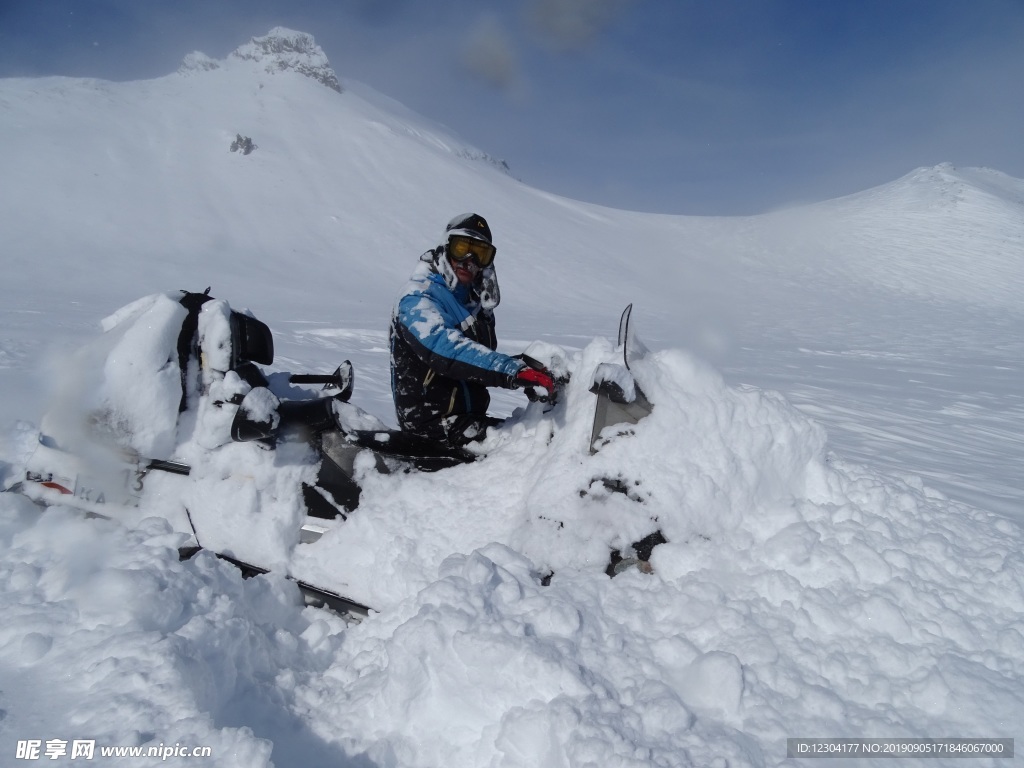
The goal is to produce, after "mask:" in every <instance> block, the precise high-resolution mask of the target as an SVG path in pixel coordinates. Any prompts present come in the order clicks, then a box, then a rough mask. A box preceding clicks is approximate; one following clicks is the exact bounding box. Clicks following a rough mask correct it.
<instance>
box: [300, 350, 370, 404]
mask: <svg viewBox="0 0 1024 768" xmlns="http://www.w3.org/2000/svg"><path fill="white" fill-rule="evenodd" d="M288 382H289V383H291V384H323V385H324V389H338V390H341V392H340V394H338V395H337V397H338V399H340V400H343V401H345V402H348V399H349V397H351V395H352V388H353V386H354V384H355V371H354V370H353V369H352V363H350V362H349V361H348V360H346V361H345V362H343V363H342V364H341V365H339V366H338V367H337V368H335V369H334V372H333V373H292V374H289V376H288Z"/></svg>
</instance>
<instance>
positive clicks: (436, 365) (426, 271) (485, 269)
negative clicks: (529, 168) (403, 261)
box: [390, 213, 555, 446]
mask: <svg viewBox="0 0 1024 768" xmlns="http://www.w3.org/2000/svg"><path fill="white" fill-rule="evenodd" d="M494 254H495V247H494V244H493V243H492V241H491V229H490V227H489V226H488V225H487V222H486V220H484V218H483V217H482V216H479V215H478V214H475V213H466V214H462V215H460V216H456V217H455V218H454V219H452V220H451V221H450V222H448V226H447V227H446V228H445V235H444V242H443V243H441V245H439V246H437V247H436V248H434V249H433V250H430V251H427V252H426V253H424V254H423V255H422V256H421V257H420V264H419V266H418V267H417V269H416V271H415V272H414V273H413V275H412V278H411V280H410V282H409V284H408V285H407V286H406V287H405V290H404V291H403V292H402V296H401V297H400V298H399V300H398V303H397V304H396V306H395V310H394V313H393V315H392V320H391V331H390V344H391V393H392V395H393V397H394V400H395V411H396V413H397V415H398V423H399V426H400V427H401V428H402V430H404V431H407V432H411V433H413V434H416V435H420V436H422V437H426V438H429V439H431V440H437V441H439V442H444V443H448V444H449V445H453V446H460V445H465V444H466V443H469V442H472V441H474V440H480V439H482V438H483V436H484V433H485V431H486V430H487V427H491V426H496V425H497V424H500V423H501V419H496V418H493V417H490V416H488V415H487V406H488V405H489V403H490V399H491V398H490V395H489V394H488V392H487V387H505V388H508V389H514V388H518V387H529V388H532V389H533V391H534V392H536V391H537V389H538V388H539V389H543V390H544V391H545V394H547V395H554V394H555V382H554V380H553V379H552V376H551V373H550V372H549V371H547V370H545V369H537V368H534V367H531V366H529V365H527V364H526V363H525V362H524V361H523V360H521V359H519V358H515V357H510V356H509V355H505V354H502V353H501V352H497V351H495V350H496V348H497V345H498V340H497V337H496V335H495V332H494V308H495V307H497V306H498V301H499V298H500V297H499V293H498V278H497V275H496V273H495V271H494ZM528 393H529V390H528Z"/></svg>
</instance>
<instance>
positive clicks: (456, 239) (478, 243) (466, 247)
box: [448, 235, 497, 267]
mask: <svg viewBox="0 0 1024 768" xmlns="http://www.w3.org/2000/svg"><path fill="white" fill-rule="evenodd" d="M496 252H497V249H496V248H495V247H494V246H493V245H491V244H490V243H485V242H484V241H483V240H474V239H473V238H472V237H462V236H461V235H454V236H452V237H449V238H448V255H449V256H451V257H452V258H453V259H454V260H455V261H465V260H466V259H474V260H475V261H476V263H477V264H479V265H480V266H481V267H489V266H491V264H492V263H493V262H494V254H495V253H496Z"/></svg>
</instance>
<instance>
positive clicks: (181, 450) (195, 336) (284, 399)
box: [9, 289, 657, 614]
mask: <svg viewBox="0 0 1024 768" xmlns="http://www.w3.org/2000/svg"><path fill="white" fill-rule="evenodd" d="M631 308H632V307H631V306H630V307H627V308H626V311H625V312H624V313H623V315H622V318H621V321H620V324H619V339H618V341H619V346H620V347H621V348H622V350H623V362H622V364H617V363H602V364H601V365H599V366H598V368H597V371H596V372H595V374H594V379H593V386H592V388H591V391H592V392H594V394H595V395H596V406H595V416H594V425H593V430H592V434H591V452H595V451H597V450H599V449H600V447H601V445H602V444H604V442H605V441H607V440H609V439H613V437H612V436H610V435H609V433H610V432H611V433H614V431H615V430H607V431H606V430H605V428H606V427H608V426H612V425H617V424H631V423H633V424H635V423H636V422H638V421H639V420H640V419H641V418H643V417H644V416H646V415H647V414H648V413H650V412H651V408H652V406H651V403H650V402H649V401H648V399H647V398H646V396H645V394H644V392H643V391H642V390H641V389H640V387H639V385H638V384H637V382H636V381H635V379H634V378H633V376H632V374H631V372H630V363H631V362H633V360H634V359H635V358H637V357H640V356H642V355H643V354H644V353H645V352H646V350H645V349H644V347H643V345H642V344H640V343H639V341H638V340H637V339H636V338H635V337H634V335H633V334H632V332H631V325H630V316H631ZM103 329H104V334H103V335H102V336H101V337H100V339H99V340H98V341H97V342H96V343H95V344H92V345H89V346H87V347H86V348H85V349H83V350H82V351H81V353H80V355H79V360H78V362H77V363H76V364H75V365H74V366H72V367H73V368H74V369H75V370H76V371H77V372H78V375H77V376H76V377H73V380H72V381H71V382H69V384H70V386H69V387H68V391H67V392H66V393H65V394H64V396H63V397H60V398H58V403H57V405H56V406H55V407H54V408H53V409H52V410H51V412H49V413H48V414H47V415H46V417H44V421H43V425H42V430H41V433H40V436H39V444H38V446H37V447H36V448H35V450H34V452H33V454H32V456H31V457H30V458H29V460H28V462H27V466H26V471H25V475H24V478H23V479H22V480H21V481H20V482H18V483H17V484H16V485H15V486H14V487H13V488H11V489H9V490H17V491H20V492H22V493H24V494H26V495H28V496H30V497H32V498H33V499H35V500H37V501H38V502H40V503H43V504H53V503H60V504H66V505H69V506H73V507H77V508H80V509H82V510H84V511H86V512H87V513H90V514H94V515H102V516H106V517H126V516H130V515H131V513H132V510H133V509H134V508H135V507H137V506H138V505H139V503H140V499H141V498H142V496H143V493H144V492H146V493H149V494H151V495H154V494H155V495H156V496H159V495H160V494H161V493H165V494H166V495H167V496H173V497H176V498H180V497H182V496H183V490H182V488H183V486H182V485H181V484H182V483H184V484H185V486H184V487H185V488H186V490H185V491H184V498H186V499H187V500H188V501H187V503H186V504H185V505H184V509H183V510H182V512H183V516H184V519H179V520H177V521H176V523H177V526H178V527H179V528H182V529H183V530H185V531H186V532H190V533H191V534H192V540H191V541H190V542H189V543H188V544H187V545H185V546H183V547H182V548H181V550H180V553H181V555H182V557H189V556H191V555H193V554H195V553H196V552H198V551H200V549H202V548H208V549H211V550H212V551H214V552H215V553H216V554H217V555H218V556H220V557H223V558H225V559H227V560H229V561H231V562H233V563H234V564H236V565H237V566H238V567H240V568H241V569H242V570H243V572H245V573H247V574H255V573H262V572H266V571H268V570H271V569H272V568H273V567H274V566H275V564H274V563H265V562H260V558H259V553H256V554H255V556H254V555H253V553H244V552H243V553H240V552H238V551H237V550H236V549H235V547H233V546H232V545H231V537H230V534H227V535H226V536H225V535H218V533H219V532H218V530H217V526H216V525H213V524H211V523H209V520H208V519H206V520H203V519H200V520H197V516H198V514H197V511H196V508H201V507H203V506H213V507H217V505H218V504H220V506H219V512H222V511H223V509H224V508H227V507H230V506H232V505H234V504H238V503H243V501H241V500H240V499H239V498H238V497H237V496H235V497H231V496H230V494H229V495H228V496H227V497H226V498H230V502H231V503H230V504H223V503H222V502H223V501H224V500H223V499H221V500H217V499H214V500H213V501H209V500H210V497H211V495H212V496H214V497H216V496H217V495H218V493H219V488H218V487H219V486H220V485H229V482H228V478H227V477H226V476H225V475H226V474H230V473H231V472H233V471H234V469H235V467H234V465H233V463H232V462H233V460H234V457H232V456H230V455H229V453H230V451H231V450H232V448H231V446H237V445H242V444H247V445H257V446H259V447H260V449H263V450H262V452H263V453H265V454H266V455H267V456H269V457H271V458H270V459H269V460H270V461H271V463H272V466H273V467H274V469H273V470H272V471H273V472H274V473H275V474H278V475H281V476H282V478H283V482H284V484H285V485H288V484H297V486H298V493H294V492H293V493H292V494H291V496H292V497H298V498H301V501H302V506H303V507H304V509H303V510H301V513H300V516H301V523H300V531H299V534H298V540H297V543H298V544H303V543H311V542H314V541H316V540H318V539H319V538H320V537H321V536H322V535H323V534H324V533H325V532H326V531H327V530H328V529H329V528H330V527H331V526H333V525H338V524H340V523H341V522H343V521H344V520H345V519H346V517H347V515H348V514H349V513H351V512H352V511H353V510H355V509H356V508H357V506H358V504H359V498H360V494H361V488H360V485H359V482H358V479H357V478H358V476H359V473H358V472H357V469H356V467H357V463H359V462H363V463H364V464H365V463H366V462H370V463H372V465H373V468H374V469H375V470H376V471H378V472H381V473H394V472H435V471H439V470H443V469H446V468H449V467H453V466H455V465H458V464H463V463H468V462H472V461H478V460H481V459H483V458H484V457H483V456H482V455H481V454H480V453H476V452H473V451H470V450H466V449H461V448H452V447H450V446H446V445H442V444H438V443H435V442H433V441H429V440H425V439H423V438H420V437H418V436H416V435H412V434H409V433H406V432H402V431H400V430H395V429H389V428H387V427H386V426H385V425H384V424H383V423H382V422H380V421H379V420H378V419H377V418H376V417H374V416H372V415H371V414H368V413H367V412H365V411H363V410H362V409H360V408H358V407H357V406H355V405H353V404H352V403H350V402H349V399H350V396H351V394H352V391H353V383H354V375H353V369H352V365H351V364H350V363H349V362H348V361H345V362H344V363H342V364H341V365H340V366H338V368H337V369H336V370H335V371H334V372H333V373H331V374H325V375H320V374H294V373H284V374H281V373H267V372H266V371H264V370H263V369H262V368H261V367H260V366H270V365H272V364H273V361H274V342H273V336H272V334H271V331H270V329H269V327H268V326H267V325H266V324H264V323H263V322H261V321H260V320H258V319H256V318H255V317H254V316H253V315H252V314H250V313H248V312H239V311H237V310H234V309H232V308H231V307H230V305H229V304H228V303H227V302H226V301H224V300H219V299H215V298H213V297H211V296H210V295H209V289H207V291H206V292H203V293H191V292H185V291H182V292H177V293H171V294H156V295H152V296H148V297H145V298H143V299H140V300H138V301H136V302H134V303H132V304H130V305H128V306H126V307H124V308H122V309H121V310H119V311H118V312H116V313H115V314H113V315H111V316H110V317H109V318H107V319H106V320H104V321H103ZM523 359H524V360H525V361H526V362H527V363H528V364H533V365H539V364H540V363H539V362H537V361H535V360H533V359H532V358H531V357H529V356H527V355H524V356H523ZM545 362H546V363H547V364H548V365H549V367H551V368H552V370H553V371H555V373H556V376H557V375H561V376H563V378H562V379H561V380H560V383H561V384H564V383H565V382H566V381H567V376H568V373H567V370H565V369H564V367H563V368H560V366H559V364H558V362H557V361H552V360H547V361H545ZM304 385H321V386H322V387H323V388H322V389H320V390H318V391H315V390H310V389H307V388H304ZM527 394H528V396H530V398H531V399H540V400H547V401H551V400H552V399H553V398H554V396H555V395H556V393H534V392H528V393H527ZM83 417H84V418H83ZM218 463H219V464H221V465H224V466H226V467H227V468H228V469H227V470H226V472H221V474H220V475H218V474H217V470H216V466H217V465H218ZM199 475H203V476H204V482H205V484H204V482H200V478H199V477H198V476H199ZM175 483H177V485H175ZM190 483H191V485H192V486H194V487H192V488H190V487H189V484H190ZM211 489H214V490H211ZM260 493H262V494H263V495H264V496H271V495H273V491H272V490H271V489H266V490H264V491H260V492H257V493H256V496H259V495H260ZM243 495H244V494H243ZM208 502H209V503H208ZM251 503H253V504H254V505H255V506H256V507H258V506H259V504H260V503H270V501H269V500H268V499H262V498H261V499H257V500H256V501H254V502H251ZM190 507H193V508H192V509H190ZM168 516H169V517H171V516H172V515H170V514H169V515H168ZM653 543H657V542H653ZM653 543H652V544H651V545H652V546H653ZM271 559H273V558H271ZM612 561H613V565H614V564H615V556H614V553H613V558H612ZM298 583H299V586H300V588H301V589H302V591H303V593H304V594H305V595H306V596H307V599H308V600H310V601H311V602H320V603H326V604H327V605H329V606H330V607H332V608H334V609H336V610H338V611H340V612H344V613H350V614H353V613H354V614H359V613H363V614H365V612H366V611H367V610H368V609H367V608H366V606H363V605H360V604H358V603H355V602H353V601H351V600H349V599H347V598H345V597H344V596H343V595H340V594H337V593H336V592H333V591H331V590H327V589H323V588H320V587H317V586H315V585H312V584H308V583H305V582H301V581H299V582H298Z"/></svg>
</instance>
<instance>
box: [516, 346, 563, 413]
mask: <svg viewBox="0 0 1024 768" xmlns="http://www.w3.org/2000/svg"><path fill="white" fill-rule="evenodd" d="M515 358H516V359H517V360H522V361H523V362H524V363H526V365H527V367H529V368H532V369H533V370H535V371H540V372H541V373H544V374H546V375H547V376H550V377H551V381H552V382H553V384H554V388H553V389H552V390H551V391H550V392H549V391H548V390H547V389H546V388H544V387H532V386H528V387H526V389H525V390H524V392H525V394H526V397H527V399H528V400H529V401H530V402H539V403H548V404H550V405H554V404H555V403H557V402H558V396H559V393H560V392H561V391H562V389H563V388H564V387H565V385H566V384H568V383H569V374H568V373H564V374H561V375H556V374H555V373H554V372H553V371H551V370H550V369H549V368H548V367H547V366H546V365H544V364H543V363H542V362H540V360H537V359H536V358H533V357H530V356H529V355H527V354H526V353H523V354H519V355H515Z"/></svg>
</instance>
